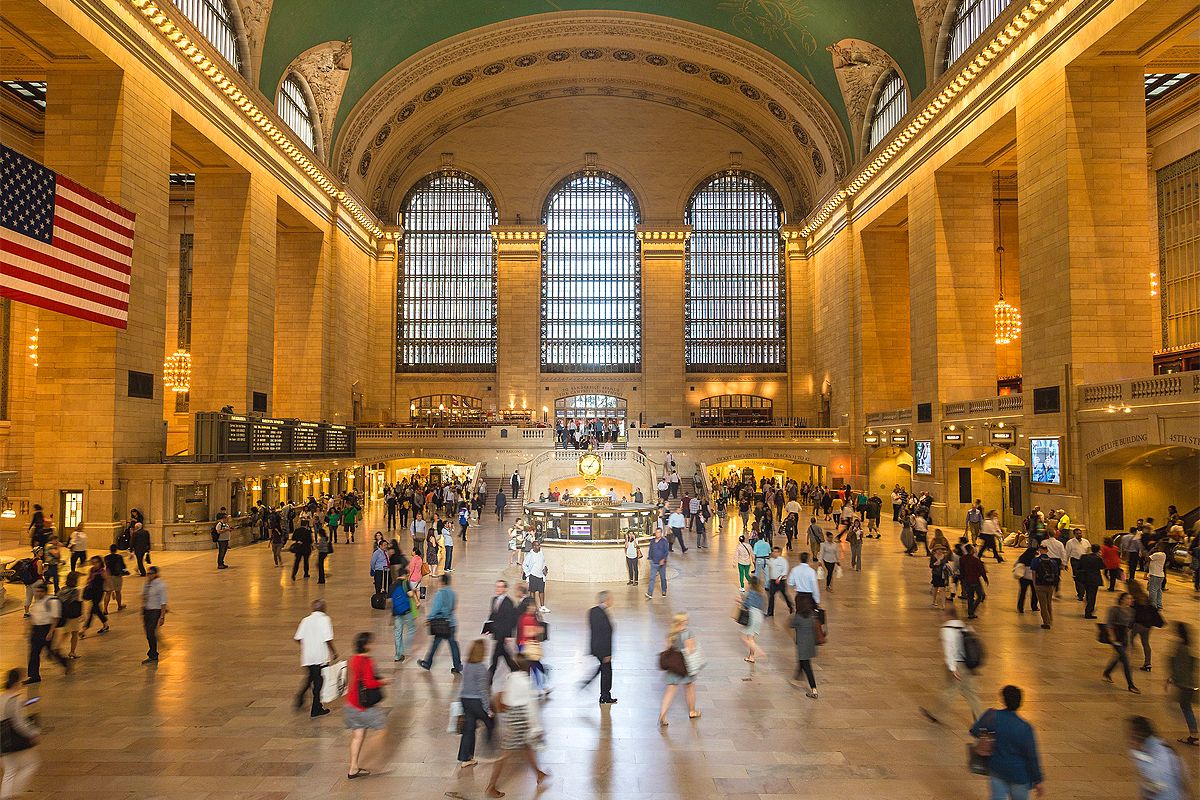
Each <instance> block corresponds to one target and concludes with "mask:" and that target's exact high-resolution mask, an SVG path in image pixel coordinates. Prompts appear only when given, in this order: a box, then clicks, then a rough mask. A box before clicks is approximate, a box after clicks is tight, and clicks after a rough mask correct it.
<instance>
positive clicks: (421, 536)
mask: <svg viewBox="0 0 1200 800" xmlns="http://www.w3.org/2000/svg"><path fill="white" fill-rule="evenodd" d="M427 530H428V526H427V525H426V524H425V517H423V516H421V515H420V514H416V515H414V516H413V521H412V526H411V533H412V539H413V550H416V551H417V555H419V556H421V558H424V557H425V536H426V531H427Z"/></svg>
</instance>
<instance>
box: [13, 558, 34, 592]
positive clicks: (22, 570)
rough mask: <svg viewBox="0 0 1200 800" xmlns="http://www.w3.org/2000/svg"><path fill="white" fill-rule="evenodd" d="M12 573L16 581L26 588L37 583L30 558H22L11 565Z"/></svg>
mask: <svg viewBox="0 0 1200 800" xmlns="http://www.w3.org/2000/svg"><path fill="white" fill-rule="evenodd" d="M12 571H13V575H15V576H16V578H17V580H18V581H20V582H21V583H23V584H25V585H26V586H32V585H33V584H35V583H37V580H38V574H37V571H36V570H35V569H34V568H33V559H32V558H22V559H21V560H20V561H18V562H16V563H15V564H13V565H12Z"/></svg>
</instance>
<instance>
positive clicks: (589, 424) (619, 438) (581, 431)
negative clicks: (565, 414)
mask: <svg viewBox="0 0 1200 800" xmlns="http://www.w3.org/2000/svg"><path fill="white" fill-rule="evenodd" d="M554 441H555V444H556V446H558V447H565V448H567V449H575V450H611V449H613V446H614V445H616V444H618V443H621V442H624V441H625V420H623V419H620V420H618V419H600V418H597V417H593V418H590V419H586V418H580V419H575V418H574V417H571V418H567V419H565V420H564V419H559V420H558V421H557V422H555V423H554Z"/></svg>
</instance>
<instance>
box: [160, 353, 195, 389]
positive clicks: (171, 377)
mask: <svg viewBox="0 0 1200 800" xmlns="http://www.w3.org/2000/svg"><path fill="white" fill-rule="evenodd" d="M163 383H164V384H165V385H167V386H168V387H170V389H171V391H173V392H175V393H176V394H185V393H187V392H189V391H191V389H192V354H191V353H189V352H188V351H187V350H176V351H175V352H174V353H172V354H171V355H170V356H168V357H167V360H166V361H164V362H163Z"/></svg>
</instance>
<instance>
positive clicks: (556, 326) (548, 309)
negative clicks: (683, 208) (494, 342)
mask: <svg viewBox="0 0 1200 800" xmlns="http://www.w3.org/2000/svg"><path fill="white" fill-rule="evenodd" d="M640 221H641V215H640V213H639V212H638V206H637V201H636V200H635V199H634V197H633V193H632V192H630V191H629V187H627V186H626V185H625V184H624V183H622V182H621V181H620V180H619V179H617V178H616V177H614V176H612V175H609V174H607V173H603V172H595V171H590V170H589V171H587V172H580V173H577V174H575V175H571V176H570V177H568V178H566V179H564V180H563V181H561V182H560V183H559V184H558V185H557V186H556V187H554V189H553V190H552V191H551V192H550V196H549V197H547V198H546V204H545V206H544V207H543V209H542V223H543V224H544V225H545V226H546V241H545V243H544V244H543V246H542V369H543V370H545V371H546V372H638V371H640V370H641V368H642V291H641V284H642V261H641V251H640V249H639V246H638V241H637V225H638V223H639V222H640Z"/></svg>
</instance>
